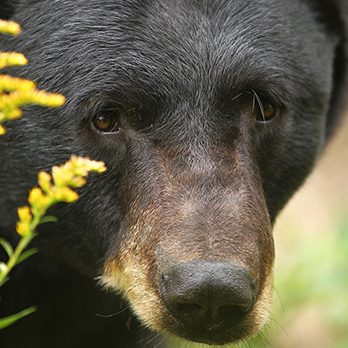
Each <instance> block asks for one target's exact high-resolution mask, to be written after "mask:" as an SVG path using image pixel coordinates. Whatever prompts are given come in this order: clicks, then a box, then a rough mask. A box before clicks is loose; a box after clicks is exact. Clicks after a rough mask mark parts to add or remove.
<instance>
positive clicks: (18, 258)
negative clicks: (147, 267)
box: [0, 20, 106, 330]
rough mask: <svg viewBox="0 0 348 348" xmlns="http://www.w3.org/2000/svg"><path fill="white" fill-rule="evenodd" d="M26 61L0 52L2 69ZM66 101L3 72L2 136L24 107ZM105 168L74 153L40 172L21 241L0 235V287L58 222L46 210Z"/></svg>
mask: <svg viewBox="0 0 348 348" xmlns="http://www.w3.org/2000/svg"><path fill="white" fill-rule="evenodd" d="M20 31H21V28H20V26H19V25H18V24H17V23H15V22H11V21H3V20H0V33H6V34H10V35H18V34H19V33H20ZM27 63H28V61H27V59H26V58H25V56H24V55H22V54H20V53H14V52H9V53H3V52H0V69H2V68H6V67H11V66H18V65H25V64H27ZM64 103H65V97H64V96H63V95H60V94H52V93H47V92H45V91H39V90H37V89H36V84H35V83H34V82H32V81H29V80H25V79H21V78H16V77H11V76H8V75H1V74H0V135H2V134H4V133H5V128H4V127H3V126H2V124H1V123H2V122H4V121H8V120H13V119H17V118H19V117H21V116H22V110H21V107H22V106H24V105H30V104H35V105H41V106H49V107H59V106H61V105H63V104H64ZM105 170H106V168H105V165H104V163H103V162H97V161H91V160H89V159H88V158H82V157H76V156H72V157H71V159H70V160H69V161H68V162H66V163H65V164H63V165H61V166H55V167H53V168H52V173H51V174H49V173H46V172H40V173H39V175H38V181H39V185H38V186H37V187H34V188H33V189H32V190H31V191H30V193H29V199H28V201H29V206H25V207H21V208H19V209H18V217H19V220H18V222H17V225H16V229H17V232H18V233H19V235H20V236H21V237H20V239H19V241H18V244H17V245H16V247H15V248H13V247H12V245H11V244H10V243H9V242H8V241H6V240H5V239H2V238H0V246H1V247H2V248H3V249H4V251H5V252H6V253H7V255H8V261H7V262H6V263H5V262H0V286H1V285H3V284H4V283H5V282H6V281H7V280H8V276H9V273H10V271H11V270H12V269H13V267H15V266H16V265H18V264H19V263H21V262H22V261H24V260H25V259H27V258H28V257H30V256H31V255H33V254H35V253H36V252H37V250H36V249H35V248H31V249H27V247H28V246H29V244H30V242H31V241H32V239H33V238H35V236H36V228H37V226H38V225H39V224H42V223H45V222H50V221H56V218H55V217H52V216H51V217H50V216H46V212H47V210H48V209H49V208H50V207H51V206H52V205H54V204H56V203H58V202H66V203H71V202H74V201H76V200H77V199H78V198H79V195H78V194H77V192H75V191H74V190H73V189H75V188H79V187H82V186H83V185H84V184H85V183H86V177H87V175H88V174H89V172H91V171H92V172H97V173H102V172H104V171H105ZM35 310H36V309H35V308H34V307H30V308H27V309H26V310H24V311H22V312H19V313H16V314H13V315H11V316H8V317H6V318H0V330H1V329H3V328H5V327H7V326H9V325H12V324H13V323H14V322H16V321H17V320H19V319H21V318H23V317H25V316H27V315H29V314H30V313H32V312H34V311H35Z"/></svg>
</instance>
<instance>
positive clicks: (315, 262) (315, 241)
mask: <svg viewBox="0 0 348 348" xmlns="http://www.w3.org/2000/svg"><path fill="white" fill-rule="evenodd" d="M274 238H275V243H276V264H275V273H274V296H273V311H272V315H271V319H270V321H269V325H268V326H267V327H266V329H265V330H264V332H263V333H262V334H261V335H260V336H259V337H258V338H256V339H255V340H253V341H252V342H249V343H248V344H246V345H243V347H244V346H245V347H251V348H261V347H262V348H264V347H272V348H294V347H296V348H347V347H348V118H347V117H346V118H345V122H344V123H343V124H342V126H341V127H339V131H338V132H337V133H336V135H335V137H334V138H333V141H332V142H331V143H330V145H329V146H328V147H327V148H326V150H325V152H324V154H323V156H322V157H321V159H320V161H319V162H318V166H317V168H316V169H315V170H314V172H313V173H312V175H311V176H310V178H309V179H308V180H307V182H306V184H305V185H304V186H303V188H302V189H301V190H300V191H299V192H298V193H297V194H296V195H295V197H294V198H293V199H292V200H291V202H290V204H288V206H287V207H286V209H285V210H284V211H283V213H282V214H281V216H280V217H279V219H278V221H277V224H276V226H275V230H274Z"/></svg>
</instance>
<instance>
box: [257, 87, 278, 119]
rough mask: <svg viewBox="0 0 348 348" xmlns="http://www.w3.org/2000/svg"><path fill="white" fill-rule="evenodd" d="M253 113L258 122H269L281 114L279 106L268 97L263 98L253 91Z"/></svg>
mask: <svg viewBox="0 0 348 348" xmlns="http://www.w3.org/2000/svg"><path fill="white" fill-rule="evenodd" d="M253 94H254V99H253V114H254V117H255V119H256V121H257V122H259V123H268V122H271V121H272V120H273V119H275V118H276V117H277V116H278V115H279V108H278V107H277V106H275V105H274V104H273V103H272V102H271V101H269V100H267V99H261V98H260V97H259V96H258V95H257V93H256V92H255V91H253Z"/></svg>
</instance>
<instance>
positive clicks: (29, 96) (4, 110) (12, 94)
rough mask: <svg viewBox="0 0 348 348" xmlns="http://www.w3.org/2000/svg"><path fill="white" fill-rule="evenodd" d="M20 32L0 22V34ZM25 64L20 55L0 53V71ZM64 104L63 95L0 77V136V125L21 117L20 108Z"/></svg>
mask: <svg viewBox="0 0 348 348" xmlns="http://www.w3.org/2000/svg"><path fill="white" fill-rule="evenodd" d="M20 32H21V28H20V26H19V25H18V24H17V23H15V22H11V21H4V20H0V33H6V34H11V35H18V34H19V33H20ZM27 63H28V60H27V59H26V58H25V56H24V55H23V54H21V53H15V52H6V53H5V52H0V69H3V68H7V67H11V66H18V65H26V64H27ZM64 103H65V97H64V96H63V95H61V94H53V93H47V92H45V91H40V90H37V89H36V84H35V83H34V82H32V81H28V80H24V79H20V78H16V77H11V76H7V75H0V135H2V134H5V128H4V126H3V125H2V124H1V123H3V122H5V121H9V120H14V119H17V118H19V117H21V116H22V111H21V107H23V106H24V105H41V106H49V107H58V106H62V105H63V104H64Z"/></svg>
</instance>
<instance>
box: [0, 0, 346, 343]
mask: <svg viewBox="0 0 348 348" xmlns="http://www.w3.org/2000/svg"><path fill="white" fill-rule="evenodd" d="M7 9H8V10H9V9H10V8H9V7H7ZM336 12H337V13H336ZM7 13H8V12H7ZM8 16H9V15H8ZM339 18H340V17H339V14H338V8H336V5H334V4H333V3H332V4H330V3H326V2H321V3H320V6H319V5H318V4H317V3H316V4H315V3H313V2H311V1H304V0H296V1H291V2H289V1H287V0H269V1H267V2H262V3H260V2H257V1H253V0H247V1H245V0H243V1H242V0H237V1H227V0H224V1H179V0H178V1H169V0H168V1H111V0H102V1H100V0H99V1H94V0H91V1H88V2H87V1H82V0H81V1H80V0H78V1H77V0H74V1H72V0H63V1H60V2H59V3H57V2H51V1H43V0H42V1H32V2H31V1H28V2H26V3H25V2H22V3H19V4H18V5H17V6H14V7H13V19H14V20H17V21H18V22H20V23H21V24H22V25H23V27H24V29H25V31H24V33H23V35H21V37H20V38H18V39H12V38H11V39H7V38H2V39H1V47H2V49H3V50H6V49H8V50H9V49H16V50H20V51H22V52H24V53H25V54H26V55H27V56H28V58H29V60H30V65H28V66H27V67H26V68H22V69H18V71H16V72H17V74H18V75H23V76H26V77H28V78H31V79H33V80H37V81H38V82H39V86H40V87H42V88H46V89H48V90H52V91H59V92H61V93H63V94H64V95H65V96H66V97H67V98H68V103H67V105H66V106H64V107H63V108H61V109H59V110H42V109H38V108H34V107H33V108H28V110H27V111H26V116H25V118H23V119H22V120H19V121H16V122H15V123H11V124H9V125H8V127H7V128H8V134H7V135H6V136H3V137H2V138H0V159H1V161H2V163H5V165H6V168H5V170H3V171H1V173H0V213H1V216H2V219H1V222H0V226H1V231H4V232H2V233H3V234H4V235H6V236H8V235H9V234H10V231H11V227H10V226H13V225H14V222H15V219H16V217H15V212H16V209H15V208H16V206H18V205H19V204H20V202H21V201H23V200H24V198H25V196H26V193H27V191H28V189H29V188H30V186H32V185H33V184H34V182H35V176H36V173H37V171H38V170H42V169H48V168H49V167H51V166H52V165H54V164H57V163H61V162H63V161H65V160H66V159H67V158H68V157H69V156H70V155H71V154H77V155H83V156H89V157H91V158H93V159H97V160H103V161H105V163H106V165H107V167H108V172H107V173H106V174H105V175H103V176H101V177H99V176H98V177H92V179H91V180H90V181H89V184H88V185H87V186H86V188H85V189H84V190H83V192H82V193H81V199H80V200H79V201H78V202H77V203H76V204H74V205H72V206H69V207H66V206H59V207H57V208H55V209H54V211H53V213H54V215H57V216H58V217H59V222H58V223H57V224H54V225H45V226H42V228H41V229H40V230H39V232H40V236H39V238H38V239H37V243H38V245H39V247H40V249H41V250H42V252H43V253H46V254H47V255H53V256H54V258H55V259H57V260H60V261H62V262H64V263H66V264H68V265H69V266H70V267H73V268H75V269H77V270H78V271H79V272H81V273H82V274H85V275H87V276H89V277H91V278H94V277H97V278H98V279H99V283H100V284H102V285H103V286H106V287H108V288H111V289H112V290H114V291H115V292H119V293H121V294H122V295H123V296H124V297H125V298H126V299H127V300H128V301H129V303H130V305H131V307H132V309H133V311H134V313H135V314H136V315H137V317H138V318H139V319H140V321H141V322H142V323H143V324H144V325H146V326H148V327H149V328H151V329H153V330H155V331H157V332H161V333H163V334H165V335H169V336H170V335H173V336H178V337H181V338H184V339H186V340H189V341H192V342H202V343H207V344H216V345H223V344H226V343H232V342H236V341H238V340H241V339H244V338H246V337H248V336H250V335H252V334H254V333H256V332H257V331H258V330H259V329H260V327H262V325H263V324H264V323H265V322H266V320H267V318H268V315H269V312H270V305H271V291H272V266H273V262H274V246H273V237H272V224H273V222H274V220H275V218H276V216H277V214H278V212H279V211H280V209H281V208H282V207H283V206H284V204H285V203H286V201H287V200H288V199H289V198H290V196H291V195H292V194H293V192H294V191H295V190H296V188H298V187H299V185H300V184H301V183H302V182H303V180H304V179H305V177H306V176H307V175H308V173H309V172H310V170H311V168H312V167H313V164H314V162H315V160H316V158H317V156H318V154H319V153H320V150H321V149H322V147H323V145H324V144H325V141H326V138H327V133H328V130H329V128H330V127H331V124H332V122H333V119H334V116H335V107H336V105H337V104H339V100H338V99H337V98H338V97H336V96H338V95H339V93H340V91H341V88H342V79H343V77H342V76H343V72H344V67H343V61H344V56H343V54H344V52H343V48H342V47H343V46H342V40H343V29H342V23H341V22H340V19H339ZM335 98H336V99H337V100H336V99H335ZM81 320H82V321H83V318H82V319H81Z"/></svg>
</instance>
